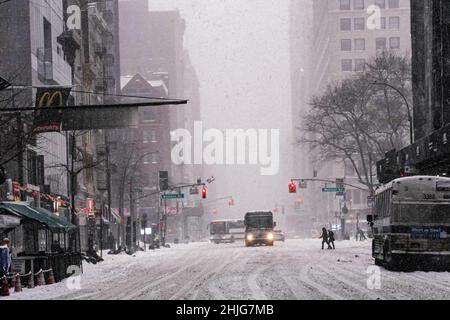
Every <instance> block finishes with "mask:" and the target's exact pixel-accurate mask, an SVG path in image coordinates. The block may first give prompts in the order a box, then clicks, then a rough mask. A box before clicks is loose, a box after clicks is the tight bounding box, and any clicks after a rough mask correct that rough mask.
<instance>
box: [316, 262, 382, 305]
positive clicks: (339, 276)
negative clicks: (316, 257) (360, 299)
mask: <svg viewBox="0 0 450 320" xmlns="http://www.w3.org/2000/svg"><path fill="white" fill-rule="evenodd" d="M317 268H318V269H320V270H322V272H324V273H326V274H328V275H330V276H331V277H333V278H335V279H336V280H338V281H339V282H341V283H343V284H345V285H347V286H349V287H351V288H353V289H355V290H356V291H357V292H360V293H362V294H364V295H366V296H367V297H370V298H372V299H374V300H379V299H382V300H386V297H384V296H383V295H381V294H378V293H376V292H374V291H373V290H371V289H369V288H367V287H365V286H364V285H360V284H358V283H357V282H356V281H354V280H351V279H350V277H348V275H349V273H347V271H345V270H343V269H341V268H334V271H335V272H333V271H331V270H330V269H325V268H324V267H322V266H317ZM345 273H347V275H346V276H345V275H344V274H345ZM354 274H355V273H352V274H351V276H353V275H354Z"/></svg>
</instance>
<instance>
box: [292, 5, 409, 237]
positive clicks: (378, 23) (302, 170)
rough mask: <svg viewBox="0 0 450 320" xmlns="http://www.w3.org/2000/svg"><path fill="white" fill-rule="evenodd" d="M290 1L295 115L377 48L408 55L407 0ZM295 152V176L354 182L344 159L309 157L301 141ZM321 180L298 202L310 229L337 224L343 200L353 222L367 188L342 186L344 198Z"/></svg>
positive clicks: (359, 68) (362, 208) (362, 64)
mask: <svg viewBox="0 0 450 320" xmlns="http://www.w3.org/2000/svg"><path fill="white" fill-rule="evenodd" d="M291 7H292V10H291V55H292V61H291V64H292V66H291V70H292V86H293V90H292V92H293V93H292V94H293V102H294V104H295V105H294V106H293V110H294V116H293V118H294V121H296V119H299V114H304V113H305V112H307V110H308V109H309V101H310V100H311V98H312V97H313V96H317V95H320V94H322V93H323V92H324V90H325V89H326V88H327V86H329V85H333V84H335V83H339V82H340V81H342V80H343V79H346V78H349V77H352V76H354V75H355V74H357V73H358V72H361V71H364V67H365V65H366V63H367V62H369V61H370V59H371V58H373V57H375V56H376V55H377V53H378V52H381V51H386V50H392V51H396V52H398V53H399V54H401V55H411V32H410V30H411V16H410V13H411V10H410V1H408V0H315V1H304V3H303V2H302V1H292V5H291ZM298 123H299V122H297V127H298ZM294 127H295V126H294ZM296 135H297V136H298V135H299V132H297V133H296ZM297 153H298V157H299V158H300V159H301V160H302V161H301V165H299V166H298V167H296V168H295V169H294V170H297V171H298V172H299V174H300V177H304V178H323V179H328V180H330V181H335V180H336V179H342V178H344V179H345V182H346V183H350V184H356V185H358V179H357V177H356V174H355V172H354V170H353V168H352V167H351V166H350V165H349V164H347V163H345V161H337V162H335V163H330V162H327V163H324V162H314V161H313V159H314V155H313V154H311V153H310V152H309V150H308V149H307V147H306V146H300V147H299V149H298V151H297ZM296 157H297V156H296ZM297 163H298V161H297ZM329 185H334V184H333V183H332V182H331V183H329ZM323 186H324V184H323V183H319V182H312V183H310V184H309V186H308V189H307V190H305V191H304V192H303V195H302V196H301V197H300V198H301V199H300V200H301V201H302V203H303V204H302V205H300V208H301V209H299V210H303V211H304V212H305V215H306V216H308V217H309V218H306V219H304V221H306V222H307V223H308V224H310V225H311V227H312V228H313V229H317V228H319V227H320V228H321V227H322V226H323V225H328V226H329V225H338V224H340V222H339V219H340V218H339V217H341V211H342V208H343V206H344V204H345V206H346V207H347V208H348V209H349V215H348V216H347V221H348V222H349V223H355V222H356V221H357V220H358V216H363V215H364V212H365V211H367V210H368V207H367V196H368V194H367V193H366V192H364V191H360V190H357V189H352V188H347V192H346V199H345V200H344V198H343V197H339V196H337V197H335V196H334V194H333V195H332V196H330V195H328V194H322V193H321V192H320V190H321V188H322V187H323ZM297 201H298V199H297Z"/></svg>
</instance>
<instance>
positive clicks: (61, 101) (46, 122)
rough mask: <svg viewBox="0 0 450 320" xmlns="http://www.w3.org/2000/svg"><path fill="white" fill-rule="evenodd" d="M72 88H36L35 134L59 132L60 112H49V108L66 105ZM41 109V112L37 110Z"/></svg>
mask: <svg viewBox="0 0 450 320" xmlns="http://www.w3.org/2000/svg"><path fill="white" fill-rule="evenodd" d="M71 89H72V88H70V87H69V88H67V87H64V88H63V87H58V88H38V89H37V91H36V109H37V110H36V112H35V125H34V132H35V133H43V132H60V131H61V122H62V112H61V111H60V110H51V109H48V108H50V107H62V106H65V105H67V100H68V98H69V95H70V91H71ZM44 108H45V109H44ZM39 109H41V110H39Z"/></svg>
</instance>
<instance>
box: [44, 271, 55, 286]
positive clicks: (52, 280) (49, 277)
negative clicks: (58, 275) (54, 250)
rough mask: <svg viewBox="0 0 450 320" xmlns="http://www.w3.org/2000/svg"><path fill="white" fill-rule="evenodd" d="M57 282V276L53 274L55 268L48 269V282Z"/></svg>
mask: <svg viewBox="0 0 450 320" xmlns="http://www.w3.org/2000/svg"><path fill="white" fill-rule="evenodd" d="M54 283H55V277H54V276H53V269H50V270H49V271H48V277H47V282H46V284H54Z"/></svg>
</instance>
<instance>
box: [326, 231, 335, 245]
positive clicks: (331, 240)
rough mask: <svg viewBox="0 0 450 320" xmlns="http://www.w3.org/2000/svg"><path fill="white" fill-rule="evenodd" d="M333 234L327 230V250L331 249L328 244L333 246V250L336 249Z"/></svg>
mask: <svg viewBox="0 0 450 320" xmlns="http://www.w3.org/2000/svg"><path fill="white" fill-rule="evenodd" d="M334 240H335V239H334V232H333V231H331V230H328V249H331V246H330V243H331V244H332V245H333V250H335V249H336V247H335V246H334Z"/></svg>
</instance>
